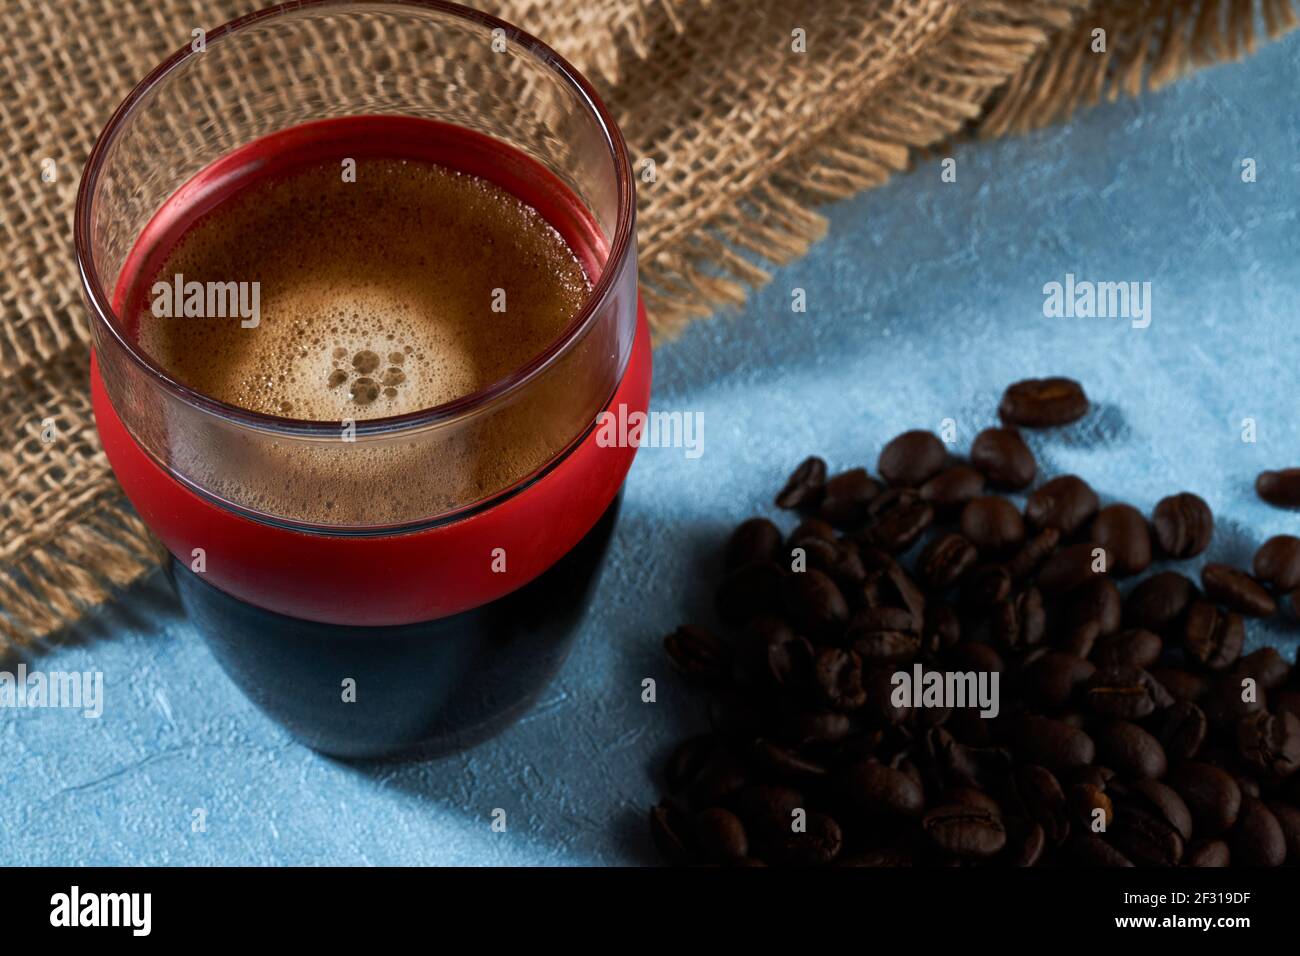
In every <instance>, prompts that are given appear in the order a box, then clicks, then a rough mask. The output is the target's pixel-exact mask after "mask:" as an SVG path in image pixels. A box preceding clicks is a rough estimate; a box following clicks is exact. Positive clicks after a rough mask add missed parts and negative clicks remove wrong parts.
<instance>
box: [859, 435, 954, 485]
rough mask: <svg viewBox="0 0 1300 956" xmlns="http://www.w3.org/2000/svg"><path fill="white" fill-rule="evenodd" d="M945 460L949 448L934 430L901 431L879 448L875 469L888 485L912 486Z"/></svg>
mask: <svg viewBox="0 0 1300 956" xmlns="http://www.w3.org/2000/svg"><path fill="white" fill-rule="evenodd" d="M947 463H948V449H947V447H945V446H944V443H943V442H942V441H940V440H939V436H938V435H936V434H934V433H933V432H927V431H922V430H920V429H918V430H916V431H910V432H903V433H902V434H901V435H898V436H896V437H895V438H893V439H891V440H890V441H889V443H888V444H886V445H885V447H884V448H883V449H882V450H881V452H880V461H879V463H878V464H877V466H876V470H877V471H878V472H880V477H881V478H884V479H885V481H887V482H889V483H890V484H891V485H907V486H908V487H912V488H915V487H916V486H917V485H921V484H924V483H925V482H926V481H927V480H929V479H930V478H933V477H934V476H935V475H937V474H938V473H939V472H940V471H941V470H943V466H944V465H946V464H947Z"/></svg>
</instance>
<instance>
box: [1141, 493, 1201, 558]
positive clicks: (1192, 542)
mask: <svg viewBox="0 0 1300 956" xmlns="http://www.w3.org/2000/svg"><path fill="white" fill-rule="evenodd" d="M1151 525H1152V527H1153V528H1154V529H1155V533H1156V543H1157V544H1158V545H1159V546H1160V550H1161V552H1162V553H1163V554H1165V555H1166V556H1168V557H1171V558H1180V559H1181V558H1192V557H1195V556H1196V555H1198V554H1200V553H1201V552H1202V551H1204V550H1205V549H1206V548H1208V547H1209V546H1210V539H1211V538H1212V537H1213V536H1214V515H1213V513H1211V511H1210V506H1209V505H1207V504H1206V503H1205V501H1204V499H1202V498H1201V497H1200V496H1199V495H1194V494H1192V493H1191V492H1186V491H1185V492H1183V493H1182V494H1179V495H1170V496H1169V497H1168V498H1162V499H1160V501H1159V502H1158V503H1157V504H1156V508H1155V511H1154V512H1152V514H1151Z"/></svg>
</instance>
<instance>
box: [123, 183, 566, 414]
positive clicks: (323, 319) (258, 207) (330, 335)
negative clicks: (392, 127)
mask: <svg viewBox="0 0 1300 956" xmlns="http://www.w3.org/2000/svg"><path fill="white" fill-rule="evenodd" d="M356 173H357V175H356V181H355V182H344V181H343V177H342V175H341V167H340V166H339V165H338V164H333V163H330V164H322V165H319V166H313V167H310V168H307V169H305V170H303V171H300V172H298V173H295V174H294V175H292V176H291V177H289V178H286V179H281V180H277V181H273V182H266V183H261V184H257V185H255V186H253V187H252V188H251V189H249V190H246V191H244V192H241V193H239V194H237V195H236V196H234V197H233V198H232V199H230V200H228V201H226V202H225V203H223V204H222V205H220V206H218V207H217V209H216V210H214V211H213V212H211V213H209V214H208V215H207V216H205V217H204V218H203V219H201V220H200V221H199V222H198V223H197V224H196V225H195V226H193V227H191V229H190V230H189V231H188V232H187V233H186V234H185V236H184V237H183V238H182V239H181V241H180V243H179V244H178V245H177V247H176V249H174V250H173V251H172V253H171V254H170V255H169V256H168V258H167V260H166V262H165V263H164V265H163V267H162V268H161V269H160V270H159V274H158V275H157V276H156V277H155V281H162V282H171V281H172V280H173V277H174V276H175V275H176V274H178V273H179V274H181V275H183V276H184V278H185V281H186V282H187V283H188V282H191V281H198V282H201V283H207V282H210V281H215V282H232V281H234V282H258V283H259V284H260V296H261V321H260V324H259V325H258V326H257V327H256V328H242V327H241V325H240V321H239V318H238V317H231V318H157V317H155V316H154V315H153V314H152V313H151V312H148V311H145V312H144V313H143V314H142V315H141V317H140V324H139V344H140V346H141V347H142V348H143V349H144V351H145V352H146V353H148V354H149V355H150V356H151V357H152V358H153V359H154V360H155V361H157V362H158V363H159V364H161V365H162V366H163V367H165V368H166V369H167V370H168V371H169V372H170V373H171V374H172V375H173V376H175V377H176V378H177V379H178V380H180V381H181V382H183V383H184V384H186V385H188V386H190V387H192V388H194V389H196V390H197V391H200V392H203V393H204V394H206V395H210V396H212V397H214V398H217V399H220V400H221V401H224V402H227V403H229V404H232V405H238V406H239V407H241V408H246V409H249V410H250V411H255V412H261V413H264V414H270V415H278V416H282V417H288V418H300V419H311V420H314V421H337V420H342V419H353V420H363V419H368V418H380V417H385V416H389V415H400V414H405V413H407V412H413V411H418V410H420V409H424V408H431V407H433V406H435V405H440V404H443V403H444V402H448V401H451V400H453V399H456V398H460V397H462V396H465V395H468V394H470V393H472V392H475V391H478V390H479V389H481V388H484V387H486V386H488V385H490V384H492V383H493V382H496V381H498V380H500V379H502V378H504V377H505V376H507V375H508V374H510V372H512V371H514V370H515V369H517V368H520V367H521V366H523V365H524V364H526V363H527V362H528V361H529V360H530V359H531V358H533V357H534V356H536V355H537V354H539V353H540V352H541V351H543V350H544V349H545V348H546V347H547V346H548V345H549V344H550V343H552V342H553V341H555V339H556V338H557V337H558V336H559V335H560V333H561V332H562V331H563V330H564V328H565V327H566V326H567V325H568V324H569V322H570V321H571V320H572V319H573V317H574V316H575V315H576V314H577V312H578V310H579V309H580V308H581V306H582V302H583V300H584V299H585V297H586V296H587V294H588V293H589V292H590V288H591V287H590V284H589V282H588V280H587V277H586V275H585V273H584V272H583V269H582V266H581V265H580V264H579V262H578V261H577V259H576V258H575V257H574V255H573V253H572V251H571V250H570V249H569V247H568V246H567V245H566V244H565V242H564V240H563V238H561V236H560V235H559V233H557V232H556V231H555V229H554V228H552V227H551V225H550V224H549V223H547V222H546V221H545V220H544V219H543V218H542V217H541V216H540V215H538V213H537V212H536V210H534V209H533V208H532V207H531V206H528V205H526V204H524V203H523V202H521V201H519V200H518V199H517V198H515V197H514V196H512V195H511V194H509V193H507V192H505V191H504V190H502V189H500V188H499V187H497V186H495V185H493V184H491V183H489V182H487V181H486V180H483V179H480V178H477V177H474V176H469V175H465V174H462V173H457V172H453V171H451V170H448V169H446V168H444V167H442V166H437V165H434V164H432V163H419V162H410V161H405V160H385V159H381V160H361V161H359V162H358V164H357V171H356ZM498 290H499V291H498ZM494 304H496V305H497V307H498V309H500V308H501V306H502V304H504V311H494V308H493V306H494Z"/></svg>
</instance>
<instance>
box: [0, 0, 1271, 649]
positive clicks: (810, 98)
mask: <svg viewBox="0 0 1300 956" xmlns="http://www.w3.org/2000/svg"><path fill="white" fill-rule="evenodd" d="M1292 4H1293V0H961V2H959V0H875V2H869V0H492V2H484V3H481V4H480V5H481V6H483V7H484V8H485V9H487V10H488V11H489V12H492V13H496V14H498V15H500V16H503V17H505V18H506V19H508V20H511V21H513V22H515V23H517V24H519V25H520V26H522V27H523V28H525V29H527V30H529V31H530V32H533V33H535V34H536V35H538V36H540V37H542V38H543V39H544V40H546V41H547V42H549V43H551V44H552V45H553V46H555V47H556V48H557V49H558V50H559V51H560V52H561V53H562V54H563V55H564V56H566V57H568V58H569V59H570V60H571V61H572V62H573V63H574V64H575V65H577V66H578V68H579V69H582V70H583V71H584V72H586V73H587V74H588V75H589V76H590V77H591V78H592V79H593V82H595V84H596V85H597V86H598V87H599V89H600V90H601V93H602V95H603V96H604V98H605V100H606V102H607V104H608V105H609V106H610V107H611V109H612V110H613V112H614V114H615V116H616V117H617V118H618V120H619V123H620V125H621V126H622V128H623V131H624V134H625V135H626V137H627V140H628V143H629V147H630V149H631V152H632V156H633V161H634V163H635V164H636V166H637V169H638V171H639V172H642V173H644V171H645V170H646V169H648V168H649V166H648V164H647V163H646V161H647V160H652V161H653V163H654V167H653V168H654V176H653V177H647V176H644V175H642V176H641V177H640V178H641V182H640V183H639V200H638V201H639V212H640V217H639V242H640V267H641V279H642V283H643V291H644V295H645V299H646V304H647V306H648V308H649V312H650V315H651V316H652V321H653V323H654V326H655V329H656V332H657V333H658V335H659V336H660V337H664V336H671V335H672V334H674V333H675V332H677V331H679V330H680V329H681V328H682V327H683V326H684V325H685V324H686V323H688V322H690V321H691V320H693V319H696V318H700V317H704V316H707V315H709V314H710V313H713V312H714V311H716V310H717V309H718V308H719V307H720V306H724V305H727V304H735V303H739V302H742V301H743V299H744V297H745V295H746V293H747V290H748V289H750V288H752V287H753V286H754V285H757V284H760V283H762V282H764V281H765V280H766V279H767V277H768V271H767V270H768V269H769V268H771V267H773V266H775V265H779V264H781V263H784V262H787V261H789V260H790V259H792V258H794V257H796V256H798V255H800V254H802V253H803V252H804V251H805V250H806V249H807V248H808V246H809V245H810V244H811V243H812V242H813V241H814V240H816V239H817V238H818V237H819V236H821V235H822V233H823V232H824V230H825V228H826V221H825V219H824V218H823V217H822V216H821V215H820V214H819V213H818V212H817V211H816V207H817V206H818V205H819V204H821V203H823V202H825V201H827V200H832V199H836V198H840V197H844V196H849V195H852V194H853V193H855V192H858V191H860V190H863V189H868V188H871V187H873V186H877V185H879V184H881V183H883V182H884V181H885V180H886V179H887V178H888V177H889V176H890V175H891V174H892V173H894V172H896V171H898V170H902V169H904V168H906V167H907V166H908V165H909V164H910V163H911V162H913V161H915V160H916V159H917V157H918V156H920V155H923V154H924V153H925V152H926V151H927V150H928V149H929V148H931V147H934V146H936V145H938V144H941V143H943V142H944V141H946V140H948V139H950V138H952V137H954V136H957V135H959V134H963V135H967V134H972V133H973V134H976V135H1002V134H1006V133H1011V132H1018V131H1022V130H1027V129H1030V128H1033V127H1036V126H1040V125H1043V124H1046V123H1050V122H1054V121H1057V120H1060V119H1061V118H1063V117H1065V116H1067V115H1068V114H1069V113H1071V112H1072V111H1073V110H1075V109H1077V108H1079V107H1081V106H1086V105H1090V104H1093V103H1096V102H1098V101H1099V100H1101V99H1103V98H1114V97H1116V96H1119V95H1125V94H1129V95H1131V94H1137V93H1140V92H1142V91H1144V90H1148V89H1155V88H1158V87H1160V86H1162V85H1164V84H1166V83H1169V82H1171V81H1173V80H1175V79H1176V78H1178V77H1179V76H1182V75H1183V74H1185V73H1187V72H1188V71H1189V70H1191V69H1193V68H1195V67H1197V66H1200V65H1203V64H1208V63H1213V62H1216V61H1220V60H1224V59H1231V58H1235V57H1238V56H1240V55H1242V54H1244V53H1247V52H1249V51H1251V50H1252V49H1253V48H1254V45H1255V43H1256V40H1257V37H1258V35H1267V36H1270V37H1274V36H1277V35H1279V34H1281V33H1283V32H1285V31H1286V30H1289V29H1291V28H1293V27H1294V26H1295V24H1296V14H1295V10H1294V8H1293V5H1292ZM259 5H260V4H259V3H258V2H257V0H211V2H203V3H200V2H197V0H151V2H148V3H130V4H127V3H105V2H104V0H6V2H5V4H4V6H3V10H2V12H0V192H2V194H3V207H2V210H0V213H2V214H0V243H2V244H3V249H2V250H0V253H2V255H3V261H4V272H3V277H2V278H0V310H2V312H3V327H2V328H0V424H2V426H3V428H2V431H0V434H3V435H4V436H5V438H4V442H3V447H0V481H2V482H3V487H4V492H3V498H2V499H0V652H3V651H4V650H5V649H6V648H9V649H12V648H13V647H15V646H16V645H29V644H32V643H34V642H38V641H41V640H43V639H45V638H46V637H48V636H50V635H52V634H55V633H57V632H58V631H59V630H60V629H61V628H63V627H64V626H65V625H67V624H68V623H70V622H72V621H74V620H75V619H76V618H77V617H78V616H79V615H80V614H82V613H84V611H85V610H86V609H87V608H88V607H91V606H93V605H94V604H96V603H98V602H100V601H103V600H104V599H105V598H107V597H108V596H109V595H110V594H112V593H113V592H114V590H115V589H117V588H120V587H121V586H123V585H126V584H128V583H129V582H131V581H132V580H134V579H135V578H137V577H138V576H140V575H141V574H143V573H145V572H147V571H148V570H150V569H151V568H153V567H155V566H156V564H157V562H158V560H159V554H160V552H159V550H158V548H157V545H156V542H155V541H153V539H152V538H151V536H150V535H149V533H148V531H147V529H146V528H145V527H144V526H143V525H142V523H141V522H140V521H139V519H138V518H137V517H136V516H135V515H134V513H133V512H132V511H131V510H130V508H129V506H128V505H127V504H126V503H125V501H124V500H123V498H122V496H121V493H120V491H119V490H118V489H117V486H116V484H115V482H114V479H113V476H112V473H111V471H110V469H109V467H108V463H107V461H106V459H105V457H104V454H103V451H102V449H101V448H100V445H99V442H98V439H97V437H96V435H95V431H94V425H93V422H92V419H91V414H90V404H89V397H88V385H87V368H88V344H89V341H90V335H89V329H88V325H87V320H86V311H85V308H84V306H83V304H82V301H81V297H80V291H79V286H78V282H77V277H76V270H75V265H74V259H73V249H72V226H71V222H72V212H73V202H74V198H75V195H76V190H77V182H78V179H79V177H80V174H81V169H82V165H83V163H84V162H85V160H86V157H87V154H88V153H89V151H90V148H91V145H92V143H93V142H94V138H95V136H96V135H97V134H98V132H99V131H100V130H101V129H102V127H103V126H104V124H105V123H106V121H107V120H108V117H109V116H110V114H111V112H112V110H113V109H114V108H115V107H116V105H117V104H118V103H119V102H120V101H121V100H122V99H123V97H124V96H125V95H126V94H127V92H128V91H129V90H130V89H131V87H132V85H133V84H134V83H135V82H136V81H137V80H139V79H140V78H141V77H142V76H144V75H145V74H146V73H148V72H149V70H150V69H152V68H153V66H154V65H156V64H157V63H158V62H159V61H160V60H161V59H163V58H164V57H165V56H166V55H168V54H169V53H171V52H172V51H174V50H176V49H178V48H180V47H181V46H184V45H185V44H187V43H188V42H189V39H190V36H191V31H192V30H193V29H195V28H196V27H204V28H206V29H209V30H210V29H212V28H213V27H215V26H217V25H218V24H220V23H222V22H224V21H226V20H228V19H231V18H233V17H236V16H239V15H241V14H244V13H247V12H249V11H251V10H253V9H255V8H256V7H257V6H259ZM1098 30H1102V31H1105V33H1104V35H1105V52H1100V51H1098V50H1097V49H1095V48H1096V46H1097V36H1098V34H1097V32H1096V31H1098ZM358 52H359V58H358V62H359V63H361V64H363V65H364V64H365V63H366V62H367V55H366V54H367V51H365V50H361V51H358ZM369 52H370V54H372V55H373V54H375V53H376V51H373V50H372V51H369ZM245 105H246V104H245ZM51 161H52V162H51ZM651 180H653V181H651Z"/></svg>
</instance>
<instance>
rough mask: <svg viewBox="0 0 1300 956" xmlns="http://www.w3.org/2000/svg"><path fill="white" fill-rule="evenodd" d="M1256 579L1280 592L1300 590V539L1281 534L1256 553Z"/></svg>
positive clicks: (1265, 543)
mask: <svg viewBox="0 0 1300 956" xmlns="http://www.w3.org/2000/svg"><path fill="white" fill-rule="evenodd" d="M1254 567H1255V577H1257V578H1259V579H1260V580H1261V581H1264V582H1266V583H1268V584H1271V585H1272V586H1273V587H1275V588H1277V590H1279V591H1293V590H1295V589H1296V588H1300V538H1297V537H1296V536H1295V535H1290V534H1279V535H1275V536H1273V537H1272V538H1269V539H1268V540H1267V541H1265V542H1264V543H1263V544H1261V545H1260V546H1259V550H1258V551H1256V552H1255V564H1254Z"/></svg>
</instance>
